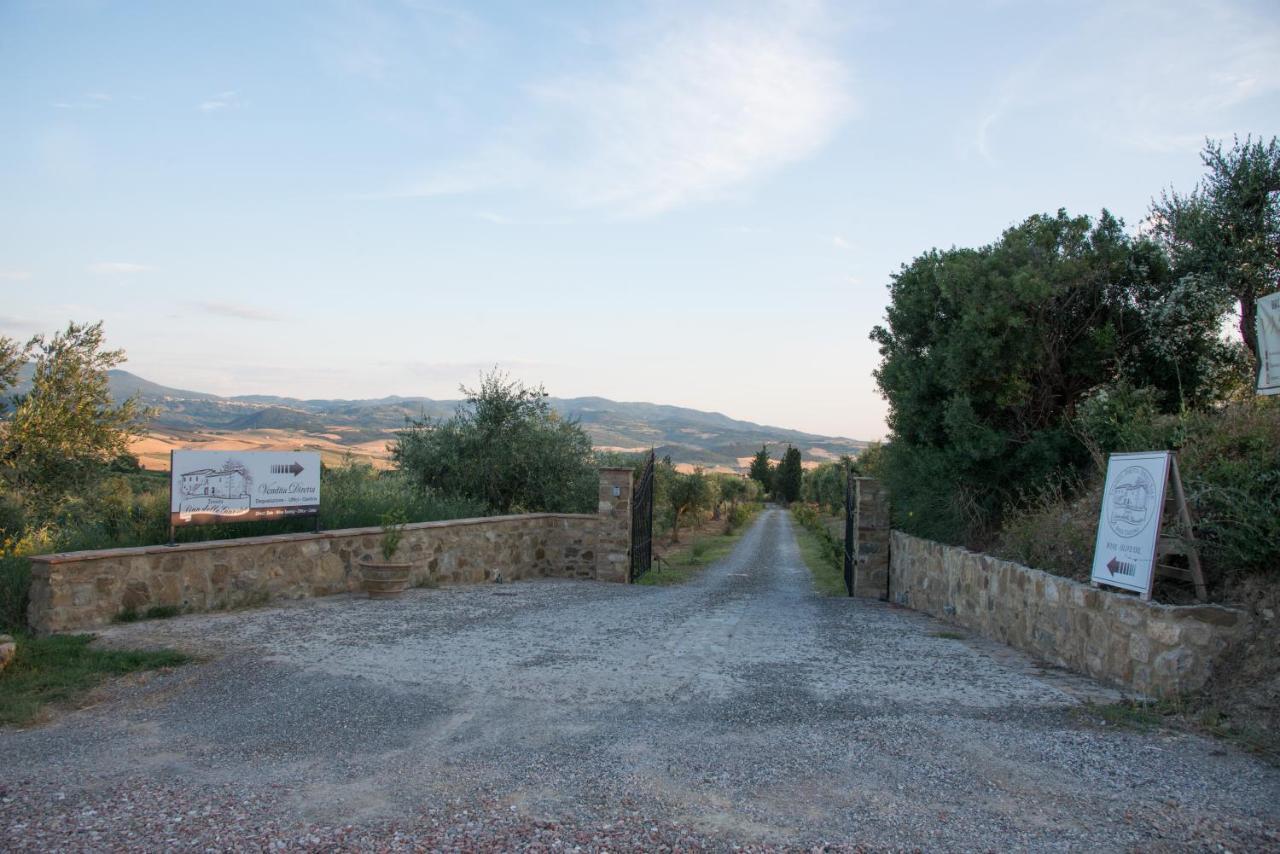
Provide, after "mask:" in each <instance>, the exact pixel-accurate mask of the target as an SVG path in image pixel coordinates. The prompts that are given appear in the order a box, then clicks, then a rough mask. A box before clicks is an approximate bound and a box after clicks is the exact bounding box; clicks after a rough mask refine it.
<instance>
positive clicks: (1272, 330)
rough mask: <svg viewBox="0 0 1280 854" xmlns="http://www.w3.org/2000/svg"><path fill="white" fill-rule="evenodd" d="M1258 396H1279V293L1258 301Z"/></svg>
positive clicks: (1256, 322) (1256, 323) (1256, 324)
mask: <svg viewBox="0 0 1280 854" xmlns="http://www.w3.org/2000/svg"><path fill="white" fill-rule="evenodd" d="M1257 305H1258V315H1257V319H1256V321H1255V326H1256V329H1257V332H1258V394H1280V293H1274V294H1271V295H1270V296H1265V297H1261V298H1260V299H1259V300H1258V303H1257Z"/></svg>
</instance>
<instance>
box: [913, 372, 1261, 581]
mask: <svg viewBox="0 0 1280 854" xmlns="http://www.w3.org/2000/svg"><path fill="white" fill-rule="evenodd" d="M1076 429H1077V431H1078V433H1079V435H1080V437H1081V440H1082V441H1083V443H1084V444H1085V445H1086V446H1087V447H1088V448H1089V449H1090V450H1091V451H1092V452H1093V454H1094V456H1095V459H1096V464H1095V465H1094V466H1093V467H1092V469H1091V470H1090V471H1088V472H1087V474H1086V475H1084V476H1083V477H1080V478H1076V477H1072V476H1070V475H1067V476H1062V477H1059V478H1057V479H1054V480H1050V481H1048V483H1047V485H1045V486H1042V487H1041V488H1040V489H1039V490H1038V491H1037V492H1035V493H1032V494H1024V495H1022V496H1020V497H1019V500H1018V501H1017V502H1016V506H1015V507H1013V508H1011V509H1010V512H1009V513H1008V514H1007V516H1006V521H1005V525H1004V527H1003V529H1002V530H1001V532H1000V535H999V537H998V539H997V543H996V546H995V549H994V550H995V551H996V552H998V553H999V554H1001V555H1002V556H1005V557H1009V558H1011V559H1014V560H1017V561H1020V562H1022V563H1026V564H1028V565H1030V566H1034V567H1037V568H1039V569H1044V570H1048V571H1050V572H1055V573H1058V574H1061V575H1067V576H1072V577H1076V578H1086V577H1088V574H1089V565H1090V563H1091V560H1092V554H1093V545H1094V537H1095V534H1096V530H1097V524H1098V513H1099V506H1100V502H1101V500H1102V481H1103V477H1104V475H1105V471H1106V459H1107V455H1108V454H1111V453H1115V452H1124V451H1149V450H1153V449H1164V448H1168V449H1171V450H1175V451H1177V452H1178V461H1179V468H1180V470H1181V473H1182V480H1183V484H1184V486H1185V488H1186V492H1187V502H1188V504H1190V505H1191V509H1192V514H1193V516H1194V519H1195V534H1196V538H1197V541H1198V543H1199V550H1200V555H1201V558H1202V562H1203V565H1204V570H1205V575H1206V580H1207V581H1208V582H1209V585H1210V587H1211V588H1212V589H1213V590H1214V592H1215V593H1216V594H1217V595H1218V596H1223V595H1227V596H1230V595H1231V590H1232V589H1233V588H1234V587H1235V585H1236V584H1237V583H1238V582H1239V581H1240V580H1241V579H1242V578H1244V577H1245V576H1251V575H1252V576H1274V575H1276V574H1277V573H1280V513H1277V510H1276V508H1278V507H1280V401H1277V400H1275V399H1273V398H1256V399H1251V400H1246V401H1241V402H1237V403H1232V404H1228V405H1225V406H1222V407H1220V408H1217V409H1214V410H1210V411H1206V412H1188V413H1183V414H1179V415H1161V414H1159V413H1158V412H1156V411H1155V409H1154V407H1153V406H1152V405H1151V401H1150V397H1149V395H1148V394H1146V393H1145V391H1143V390H1135V389H1133V388H1131V387H1127V386H1125V385H1119V386H1116V387H1109V388H1106V389H1103V390H1100V391H1099V392H1098V393H1096V394H1095V395H1093V396H1091V398H1090V399H1089V400H1088V401H1087V402H1086V403H1085V404H1084V405H1083V406H1081V409H1080V413H1079V415H1078V417H1077V419H1076ZM895 498H896V496H895Z"/></svg>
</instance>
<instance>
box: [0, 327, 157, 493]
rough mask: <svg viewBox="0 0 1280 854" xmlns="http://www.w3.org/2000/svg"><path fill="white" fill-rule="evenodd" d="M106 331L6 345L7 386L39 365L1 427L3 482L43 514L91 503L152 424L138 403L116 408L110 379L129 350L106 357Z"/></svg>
mask: <svg viewBox="0 0 1280 854" xmlns="http://www.w3.org/2000/svg"><path fill="white" fill-rule="evenodd" d="M103 341H104V335H103V330H102V323H101V322H98V323H93V324H87V325H86V324H79V323H70V324H68V326H67V328H66V330H65V331H63V332H59V333H57V334H55V335H53V336H52V337H50V338H47V337H45V336H44V335H37V336H35V337H34V338H32V339H31V340H30V341H29V342H27V344H26V345H25V346H24V347H21V348H17V347H15V346H14V343H13V342H12V341H8V340H6V341H4V342H3V343H0V381H3V382H4V383H6V384H12V382H13V381H14V379H16V373H17V367H18V366H20V365H21V364H23V363H25V362H26V361H27V360H28V359H29V360H31V362H32V374H31V385H30V388H29V389H28V390H27V391H25V392H24V393H22V394H18V395H15V396H14V397H13V398H12V401H11V405H10V408H9V410H8V412H7V413H6V414H5V416H4V420H3V421H0V478H2V479H3V481H4V483H5V486H6V487H7V488H8V489H9V490H11V491H12V492H14V493H16V494H18V495H20V496H22V499H23V501H24V503H25V504H27V505H28V506H29V507H30V508H31V509H33V510H35V511H36V512H37V514H41V515H44V514H47V513H48V512H49V511H50V510H52V508H53V507H54V506H55V505H56V504H57V503H58V502H59V501H61V500H62V499H63V498H65V497H67V496H68V495H73V494H77V495H84V494H85V493H87V492H88V491H89V489H90V488H91V487H92V486H93V485H94V484H95V483H96V482H97V481H98V480H99V479H100V478H101V477H102V475H103V474H104V473H105V471H106V469H107V466H108V464H109V463H111V462H112V461H113V460H115V459H117V458H120V457H122V456H124V455H126V454H127V453H128V450H129V441H130V439H131V438H133V437H134V436H136V435H138V434H139V433H141V432H142V430H143V426H144V421H145V418H146V416H147V414H148V413H147V412H146V410H144V409H143V408H142V407H140V406H139V404H138V400H137V399H136V398H129V399H128V400H124V401H120V402H119V403H114V402H113V401H112V399H111V392H110V388H109V385H108V371H110V369H111V368H113V367H115V366H116V365H118V364H120V363H121V362H123V361H124V351H123V350H105V349H103Z"/></svg>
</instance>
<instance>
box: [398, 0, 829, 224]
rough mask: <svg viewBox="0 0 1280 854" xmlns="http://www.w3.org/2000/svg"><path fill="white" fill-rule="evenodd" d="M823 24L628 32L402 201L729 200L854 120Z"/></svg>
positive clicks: (618, 207) (788, 18)
mask: <svg viewBox="0 0 1280 854" xmlns="http://www.w3.org/2000/svg"><path fill="white" fill-rule="evenodd" d="M831 28H832V24H831V22H830V21H829V20H828V18H827V16H826V15H825V14H824V13H823V11H822V8H821V7H820V6H817V5H802V4H796V5H785V4H783V5H778V4H770V5H768V6H767V7H764V8H754V7H753V8H752V9H750V10H748V9H747V8H746V7H740V6H736V5H735V6H730V7H727V11H725V12H723V13H722V14H708V13H703V14H700V15H699V14H690V13H685V12H682V13H681V14H679V15H676V16H673V17H671V18H669V19H663V20H660V21H657V22H647V24H646V26H644V27H639V26H637V27H633V28H631V29H629V30H628V32H627V34H626V37H623V35H621V34H619V35H618V36H617V37H616V39H615V40H614V41H613V42H612V51H611V59H610V61H609V62H607V63H606V64H605V65H603V66H593V67H592V68H591V69H590V70H583V71H580V72H576V73H569V74H566V75H563V76H560V77H556V78H552V79H544V80H542V81H540V82H537V83H534V84H533V85H531V86H529V87H527V89H526V103H525V112H524V114H523V115H522V116H521V117H520V118H519V119H518V120H517V121H516V122H514V123H513V124H511V125H510V126H508V127H506V128H504V129H503V130H502V131H501V132H500V133H499V134H498V135H497V137H498V140H499V141H498V142H497V143H495V144H494V145H493V146H491V147H490V148H489V149H488V150H486V151H484V152H482V153H481V154H480V155H479V156H477V157H475V158H472V159H468V160H464V161H462V162H459V163H455V164H453V165H451V166H450V167H448V168H442V169H434V170H432V171H430V172H428V174H427V175H426V176H425V177H424V178H422V179H421V180H419V181H416V182H413V183H412V184H411V185H410V186H408V187H406V188H404V189H403V190H401V191H399V192H397V193H396V195H409V196H414V195H417V196H434V195H445V194H458V193H468V192H477V191H485V190H494V189H524V190H529V191H533V192H535V193H539V194H542V195H546V196H549V197H552V198H555V199H558V200H560V201H562V202H564V203H567V204H568V205H570V206H573V207H586V208H599V209H605V210H609V211H612V212H616V213H620V214H623V215H641V216H642V215H649V214H657V213H661V212H663V211H667V210H671V209H673V208H677V207H680V206H683V205H686V204H689V203H693V202H698V201H702V200H706V199H711V198H717V197H720V196H723V195H725V194H726V193H728V192H731V191H733V190H734V189H736V188H739V187H741V186H742V185H744V184H747V183H749V182H750V181H752V180H753V179H756V178H758V177H759V176H761V175H764V174H767V173H769V172H772V171H774V170H776V169H779V168H781V167H783V166H785V165H786V164H788V163H792V162H795V161H798V160H802V159H804V158H806V157H808V156H810V155H812V154H813V153H815V152H816V151H818V150H819V149H820V148H821V147H822V146H823V145H824V144H825V143H826V142H827V141H828V140H830V139H831V137H832V136H833V135H834V134H835V132H836V130H837V129H838V128H839V126H840V124H841V122H842V121H843V120H844V119H845V118H846V117H847V116H849V115H850V113H851V112H852V109H853V99H852V97H851V96H850V94H849V84H848V79H847V75H846V72H845V69H844V67H843V66H842V65H841V63H840V62H839V60H838V59H837V57H836V54H835V51H834V48H833V46H832V45H831V44H830V41H829V39H830V31H831Z"/></svg>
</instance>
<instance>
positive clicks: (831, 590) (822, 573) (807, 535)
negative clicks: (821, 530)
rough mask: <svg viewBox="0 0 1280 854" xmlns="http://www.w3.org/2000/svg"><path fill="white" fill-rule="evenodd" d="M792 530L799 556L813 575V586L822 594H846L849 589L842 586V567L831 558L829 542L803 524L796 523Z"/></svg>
mask: <svg viewBox="0 0 1280 854" xmlns="http://www.w3.org/2000/svg"><path fill="white" fill-rule="evenodd" d="M793 530H794V531H795V535H796V544H797V545H798V546H800V556H801V557H802V558H804V563H805V566H807V567H809V574H810V575H812V576H813V586H814V588H816V589H817V591H818V592H819V593H821V594H822V595H823V596H848V595H849V591H848V589H847V588H845V586H844V567H843V566H839V567H837V566H836V565H835V564H834V562H833V561H832V560H831V545H830V543H828V542H827V541H825V540H824V539H823V538H822V537H821V536H820V535H818V534H817V533H815V532H814V531H813V530H811V529H809V528H808V527H806V526H804V525H803V524H799V525H796V526H795V527H794V528H793Z"/></svg>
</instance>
